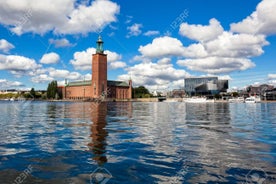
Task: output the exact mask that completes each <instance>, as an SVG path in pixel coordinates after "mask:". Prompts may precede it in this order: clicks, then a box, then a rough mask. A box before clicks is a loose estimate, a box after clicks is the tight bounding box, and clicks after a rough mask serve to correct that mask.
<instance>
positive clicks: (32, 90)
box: [30, 88, 35, 98]
mask: <svg viewBox="0 0 276 184" xmlns="http://www.w3.org/2000/svg"><path fill="white" fill-rule="evenodd" d="M30 96H31V97H32V98H35V90H34V88H32V89H31V91H30Z"/></svg>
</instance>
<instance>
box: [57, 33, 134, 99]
mask: <svg viewBox="0 0 276 184" xmlns="http://www.w3.org/2000/svg"><path fill="white" fill-rule="evenodd" d="M96 43H97V48H96V53H95V54H93V55H92V80H86V81H75V82H69V83H67V82H66V84H65V86H60V87H59V90H60V91H61V92H62V96H63V98H64V99H75V100H80V99H84V100H93V99H98V98H110V99H131V97H132V81H131V80H129V81H128V82H124V81H110V80H107V55H106V54H105V53H104V50H103V41H102V39H101V37H100V36H99V38H98V40H97V42H96Z"/></svg>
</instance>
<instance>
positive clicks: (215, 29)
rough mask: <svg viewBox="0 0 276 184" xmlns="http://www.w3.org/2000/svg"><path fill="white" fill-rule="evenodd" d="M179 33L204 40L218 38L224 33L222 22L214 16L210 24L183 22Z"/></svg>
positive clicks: (193, 38)
mask: <svg viewBox="0 0 276 184" xmlns="http://www.w3.org/2000/svg"><path fill="white" fill-rule="evenodd" d="M179 33H180V34H181V35H182V36H185V37H187V38H190V39H192V40H196V41H200V42H204V41H209V40H213V39H215V38H217V37H218V36H219V35H220V34H222V33H223V28H222V26H221V25H220V22H219V21H217V20H216V19H214V18H213V19H211V20H210V21H209V25H207V26H203V25H189V24H187V23H182V24H181V25H180V30H179Z"/></svg>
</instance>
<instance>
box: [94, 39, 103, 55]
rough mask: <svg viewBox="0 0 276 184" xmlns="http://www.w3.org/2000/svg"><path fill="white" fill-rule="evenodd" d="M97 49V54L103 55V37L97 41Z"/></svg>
mask: <svg viewBox="0 0 276 184" xmlns="http://www.w3.org/2000/svg"><path fill="white" fill-rule="evenodd" d="M96 43H97V48H96V54H103V52H104V50H103V43H104V42H103V40H102V37H101V35H99V37H98V40H97V42H96Z"/></svg>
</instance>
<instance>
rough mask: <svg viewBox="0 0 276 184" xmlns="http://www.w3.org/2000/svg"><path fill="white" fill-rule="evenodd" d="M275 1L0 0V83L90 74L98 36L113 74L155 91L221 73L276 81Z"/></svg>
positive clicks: (38, 83) (246, 80)
mask: <svg viewBox="0 0 276 184" xmlns="http://www.w3.org/2000/svg"><path fill="white" fill-rule="evenodd" d="M275 10H276V1H275V0H262V1H261V0H244V1H241V0H231V1H219V0H209V1H206V0H185V1H184V0H162V1H160V0H151V1H148V0H139V1H138V0H131V1H126V0H113V1H109V0H92V1H91V0H83V1H82V0H58V1H57V0H43V1H37V0H9V1H6V0H0V33H1V34H0V89H10V88H15V89H24V88H31V87H34V88H35V89H46V87H47V84H48V83H49V82H50V81H52V80H57V81H58V82H59V83H60V84H62V83H63V81H64V80H65V79H68V80H69V81H74V80H88V79H91V55H92V54H93V53H95V45H96V44H95V41H96V40H97V37H98V35H99V34H101V36H102V38H103V40H104V42H105V43H104V48H105V53H106V54H107V55H108V78H109V79H110V80H128V79H129V78H132V80H133V83H134V85H135V86H138V85H145V86H146V87H148V88H150V89H151V90H168V89H173V88H183V79H184V78H185V77H191V76H207V75H208V76H214V75H215V76H219V77H220V78H222V79H229V80H230V82H229V83H230V87H231V88H242V87H244V86H246V85H250V84H261V83H270V84H274V85H275V84H276V52H275V50H276V16H275V12H274V11H275Z"/></svg>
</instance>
